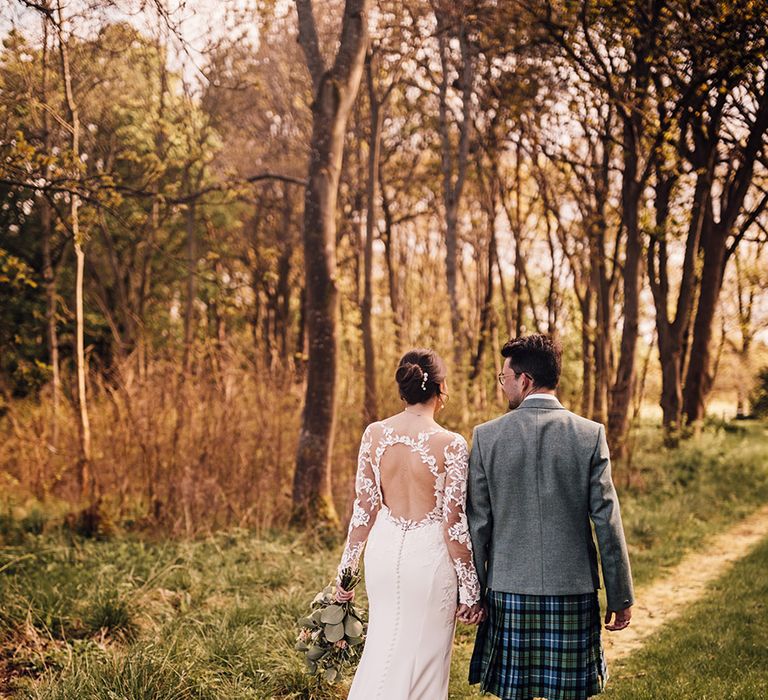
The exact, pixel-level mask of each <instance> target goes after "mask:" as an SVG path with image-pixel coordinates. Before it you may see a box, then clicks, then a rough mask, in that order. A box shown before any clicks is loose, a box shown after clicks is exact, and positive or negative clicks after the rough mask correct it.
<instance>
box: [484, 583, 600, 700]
mask: <svg viewBox="0 0 768 700" xmlns="http://www.w3.org/2000/svg"><path fill="white" fill-rule="evenodd" d="M486 602H487V607H488V619H487V620H486V621H485V622H483V624H482V625H481V626H480V629H479V630H478V633H477V638H476V639H475V648H474V652H473V653H472V661H471V662H470V667H469V682H470V683H472V684H474V683H480V690H481V692H484V693H493V694H494V695H497V696H498V697H500V698H502V699H503V700H531V698H547V700H586V698H588V697H590V696H591V695H597V694H598V693H601V692H602V691H603V688H604V687H605V681H606V680H607V679H608V673H607V669H606V666H605V657H604V656H603V649H602V645H601V643H600V628H601V625H600V605H599V603H598V601H597V591H595V592H594V593H585V594H580V595H524V594H519V593H501V592H497V591H491V590H489V591H488V595H487V597H486Z"/></svg>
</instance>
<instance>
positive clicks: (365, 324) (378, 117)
mask: <svg viewBox="0 0 768 700" xmlns="http://www.w3.org/2000/svg"><path fill="white" fill-rule="evenodd" d="M372 60H373V58H372V57H371V56H370V55H369V56H368V60H367V61H366V78H367V84H368V102H369V106H370V118H371V122H370V136H369V141H368V191H367V200H368V201H367V204H368V211H367V212H366V217H365V250H364V254H363V303H362V309H361V310H362V319H361V320H362V331H363V352H364V355H365V399H364V406H363V420H364V422H365V424H366V425H368V424H369V423H373V422H374V421H376V420H378V406H377V403H378V395H377V391H376V353H375V346H374V342H373V321H372V318H371V315H372V310H373V237H374V231H375V230H376V197H377V195H378V190H379V160H380V155H381V125H382V118H383V113H382V110H381V106H380V104H379V101H378V97H377V95H376V87H375V85H374V82H373V67H372V65H371V62H372Z"/></svg>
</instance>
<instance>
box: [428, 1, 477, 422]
mask: <svg viewBox="0 0 768 700" xmlns="http://www.w3.org/2000/svg"><path fill="white" fill-rule="evenodd" d="M435 14H436V17H437V31H438V37H437V38H438V45H439V54H440V65H441V79H440V82H439V84H438V94H439V108H438V121H439V127H440V141H441V169H442V177H443V206H444V209H445V277H446V283H447V287H448V303H449V306H450V313H451V334H452V336H453V364H454V372H455V374H454V376H455V377H456V378H457V380H458V381H457V382H456V384H457V386H456V393H457V399H458V402H459V404H460V406H461V409H462V418H467V417H468V406H467V387H466V380H465V377H466V374H465V372H464V358H465V344H466V343H465V334H464V322H463V317H462V316H463V315H462V313H461V305H460V303H459V293H458V274H457V266H458V217H459V208H460V205H461V198H462V195H463V192H464V184H465V182H466V177H467V168H468V166H469V145H470V133H471V129H472V92H473V84H474V72H473V67H472V60H471V57H470V55H469V45H468V41H467V36H466V27H465V25H464V23H463V22H461V25H460V26H459V28H458V39H459V46H460V50H461V65H460V67H459V76H460V77H459V82H460V85H461V104H462V120H461V122H460V123H459V124H458V125H457V127H458V131H459V139H458V149H457V151H456V153H455V154H454V145H453V140H452V139H451V133H450V124H449V117H448V115H449V112H450V106H449V101H450V97H449V95H448V87H449V84H450V74H451V66H450V60H449V50H450V49H449V46H450V36H449V30H450V27H448V26H446V23H445V17H444V16H443V15H442V14H441V13H440V12H436V13H435Z"/></svg>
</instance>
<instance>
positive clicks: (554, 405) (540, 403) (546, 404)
mask: <svg viewBox="0 0 768 700" xmlns="http://www.w3.org/2000/svg"><path fill="white" fill-rule="evenodd" d="M521 408H549V409H553V410H554V409H561V408H565V406H563V404H561V403H560V401H558V400H557V399H556V398H555V397H552V398H551V399H536V398H534V399H525V400H524V401H523V402H522V403H521V404H520V405H519V406H518V407H517V409H515V410H519V409H521Z"/></svg>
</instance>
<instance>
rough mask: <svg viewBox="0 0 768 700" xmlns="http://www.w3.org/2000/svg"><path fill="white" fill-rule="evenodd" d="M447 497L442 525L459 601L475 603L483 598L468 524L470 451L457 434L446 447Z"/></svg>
mask: <svg viewBox="0 0 768 700" xmlns="http://www.w3.org/2000/svg"><path fill="white" fill-rule="evenodd" d="M444 455H445V497H444V499H443V528H444V531H445V540H446V542H447V543H448V552H449V554H450V555H451V559H452V560H453V566H454V568H455V569H456V576H457V578H458V580H459V602H460V603H463V604H465V605H474V604H475V603H477V602H479V600H480V583H479V581H478V579H477V571H476V570H475V564H474V561H473V559H472V540H471V539H470V537H469V526H468V525H467V513H466V510H465V507H466V503H467V475H468V473H469V454H468V450H467V442H466V440H464V438H463V437H461V436H460V435H457V436H456V438H455V439H454V440H453V442H451V443H450V444H449V445H447V446H446V448H445V451H444Z"/></svg>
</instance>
